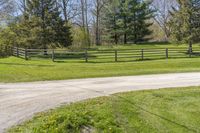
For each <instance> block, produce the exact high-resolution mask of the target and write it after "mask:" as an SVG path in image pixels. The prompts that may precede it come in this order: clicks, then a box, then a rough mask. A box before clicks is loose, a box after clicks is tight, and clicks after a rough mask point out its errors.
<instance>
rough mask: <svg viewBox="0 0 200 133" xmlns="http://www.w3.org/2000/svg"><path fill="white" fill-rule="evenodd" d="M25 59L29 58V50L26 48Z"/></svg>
mask: <svg viewBox="0 0 200 133" xmlns="http://www.w3.org/2000/svg"><path fill="white" fill-rule="evenodd" d="M25 60H28V51H27V49H25Z"/></svg>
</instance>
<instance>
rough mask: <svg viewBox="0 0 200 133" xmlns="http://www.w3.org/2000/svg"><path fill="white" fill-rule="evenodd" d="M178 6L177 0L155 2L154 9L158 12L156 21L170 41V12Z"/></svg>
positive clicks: (156, 0) (154, 0) (155, 17)
mask: <svg viewBox="0 0 200 133" xmlns="http://www.w3.org/2000/svg"><path fill="white" fill-rule="evenodd" d="M173 6H174V7H175V6H177V1H176V0H153V2H152V7H153V9H154V10H155V11H156V12H155V16H154V20H155V22H156V23H157V24H158V25H159V26H160V28H161V29H162V31H163V32H164V34H165V40H168V39H169V37H170V29H171V27H170V25H168V22H169V20H170V17H171V15H170V11H172V7H173Z"/></svg>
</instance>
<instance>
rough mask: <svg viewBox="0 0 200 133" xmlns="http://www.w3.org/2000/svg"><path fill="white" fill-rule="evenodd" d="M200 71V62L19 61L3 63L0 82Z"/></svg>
mask: <svg viewBox="0 0 200 133" xmlns="http://www.w3.org/2000/svg"><path fill="white" fill-rule="evenodd" d="M198 71H200V58H181V59H168V60H165V59H164V60H153V61H137V62H118V63H84V62H73V61H66V62H54V63H53V62H52V61H50V60H34V61H25V60H23V59H18V58H15V57H10V58H5V59H0V82H23V81H25V82H26V81H41V80H63V79H75V78H92V77H109V76H128V75H142V74H158V73H173V72H198Z"/></svg>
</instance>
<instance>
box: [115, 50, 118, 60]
mask: <svg viewBox="0 0 200 133" xmlns="http://www.w3.org/2000/svg"><path fill="white" fill-rule="evenodd" d="M117 61H118V60H117V50H115V62H117Z"/></svg>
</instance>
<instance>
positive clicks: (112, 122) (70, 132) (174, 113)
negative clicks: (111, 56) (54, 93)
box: [9, 87, 200, 133]
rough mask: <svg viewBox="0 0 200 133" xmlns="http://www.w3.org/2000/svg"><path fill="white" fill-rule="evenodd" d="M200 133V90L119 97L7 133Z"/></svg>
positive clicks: (57, 112) (41, 117)
mask: <svg viewBox="0 0 200 133" xmlns="http://www.w3.org/2000/svg"><path fill="white" fill-rule="evenodd" d="M85 130H89V131H91V132H94V133H95V132H97V133H99V132H104V133H122V132H127V133H138V132H139V133H149V132H152V133H167V132H169V133H190V132H191V133H192V132H200V87H190V88H176V89H160V90H150V91H137V92H129V93H120V94H115V95H111V96H109V97H101V98H96V99H93V100H87V101H83V102H79V103H74V104H71V105H67V106H62V107H59V108H57V109H54V110H50V111H48V112H45V113H40V114H37V115H36V116H35V117H34V118H33V119H32V120H30V121H28V122H25V123H24V124H21V125H19V126H17V127H14V128H12V129H10V130H9V132H10V133H36V132H37V133H43V132H44V133H46V132H48V133H63V132H65V133H78V132H83V131H85Z"/></svg>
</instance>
